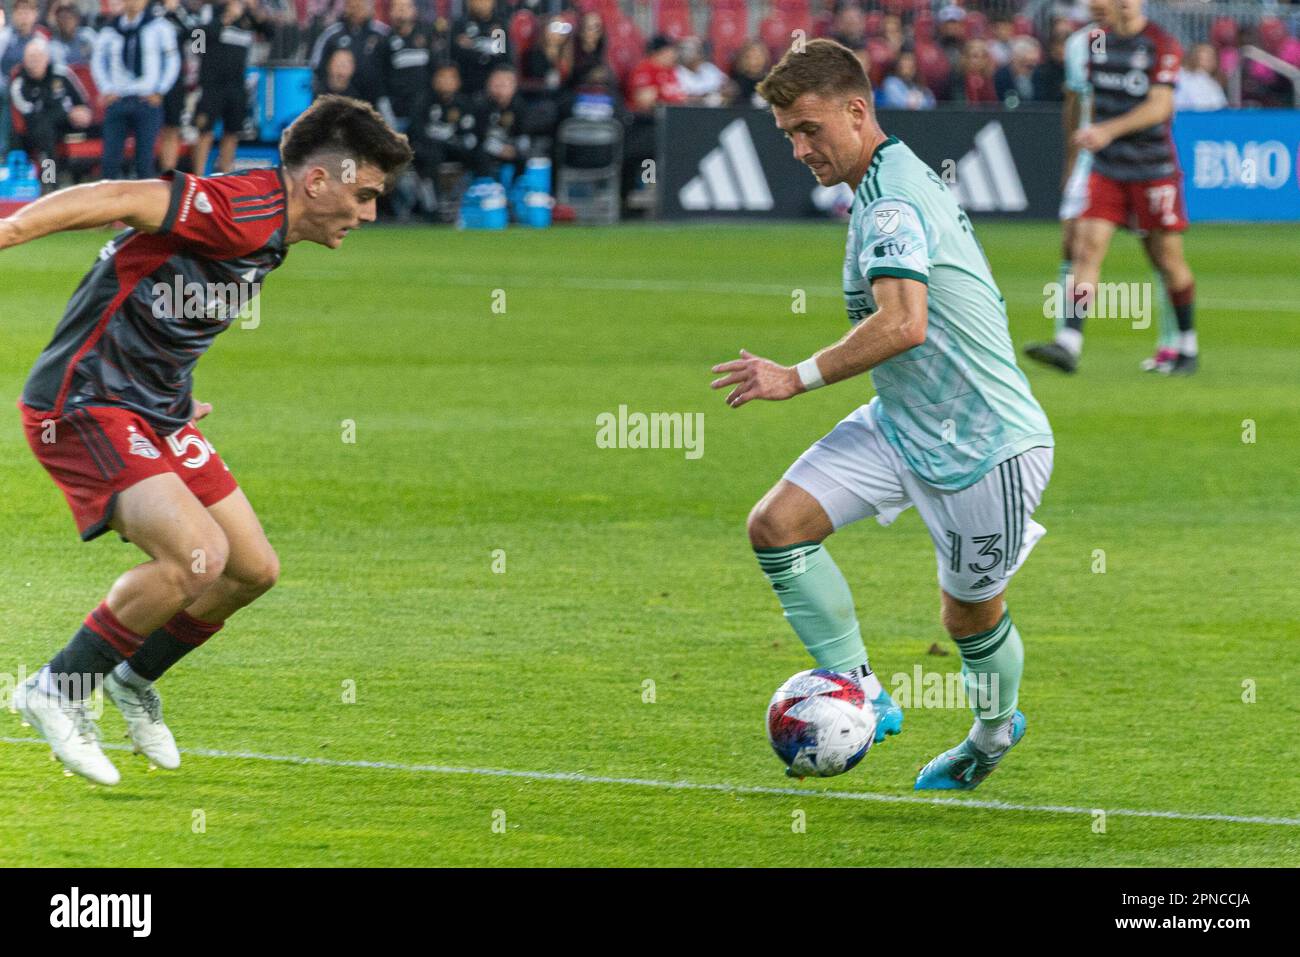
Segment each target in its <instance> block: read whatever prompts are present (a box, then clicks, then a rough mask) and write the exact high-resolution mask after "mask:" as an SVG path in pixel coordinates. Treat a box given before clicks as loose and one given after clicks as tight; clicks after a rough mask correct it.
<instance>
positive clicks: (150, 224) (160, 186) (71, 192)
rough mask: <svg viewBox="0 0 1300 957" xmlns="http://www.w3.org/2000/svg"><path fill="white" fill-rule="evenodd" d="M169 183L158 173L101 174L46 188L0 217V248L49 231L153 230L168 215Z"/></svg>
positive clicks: (39, 236) (21, 242)
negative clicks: (118, 226)
mask: <svg viewBox="0 0 1300 957" xmlns="http://www.w3.org/2000/svg"><path fill="white" fill-rule="evenodd" d="M171 189H172V188H171V185H170V184H169V183H166V182H164V181H163V180H160V179H150V180H137V181H131V180H104V181H103V182H99V183H88V184H86V185H84V186H73V187H71V188H69V189H62V190H59V191H58V192H55V193H50V194H49V195H48V196H44V197H42V198H41V199H38V200H36V202H34V203H31V204H30V205H28V206H24V207H23V208H22V209H20V210H19V211H18V212H16V213H14V215H12V216H10V217H9V218H7V219H0V249H8V248H9V247H10V246H19V245H21V244H23V243H28V242H31V241H32V240H33V239H40V238H41V237H42V236H48V235H50V234H51V233H60V232H65V231H67V230H73V229H95V228H102V227H105V226H111V225H113V224H114V223H119V222H120V223H126V224H127V225H128V226H132V227H134V228H135V229H139V230H142V231H144V232H150V233H151V232H156V231H157V230H158V229H159V228H161V226H162V224H163V220H164V219H166V218H167V208H168V206H169V204H170V203H171Z"/></svg>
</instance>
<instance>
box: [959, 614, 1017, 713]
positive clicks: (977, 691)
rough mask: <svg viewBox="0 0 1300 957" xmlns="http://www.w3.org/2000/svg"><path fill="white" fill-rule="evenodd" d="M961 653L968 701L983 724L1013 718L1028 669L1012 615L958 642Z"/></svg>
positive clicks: (962, 671) (1003, 617) (1006, 615)
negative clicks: (1023, 675) (1022, 676)
mask: <svg viewBox="0 0 1300 957" xmlns="http://www.w3.org/2000/svg"><path fill="white" fill-rule="evenodd" d="M954 640H955V641H956V642H957V651H958V652H959V653H960V654H961V673H962V675H963V676H965V679H966V695H967V700H968V701H969V702H970V703H971V710H972V711H974V712H975V717H977V718H979V719H980V720H981V721H985V722H989V723H996V722H1000V721H1003V720H1005V719H1007V718H1009V717H1010V716H1011V715H1012V713H1013V712H1014V711H1015V710H1016V701H1017V700H1018V698H1019V696H1020V675H1021V672H1023V671H1024V668H1025V647H1024V645H1023V644H1021V642H1020V632H1019V631H1017V630H1016V626H1015V625H1013V624H1012V623H1011V612H1009V611H1008V612H1007V613H1006V614H1004V615H1003V616H1002V620H1001V621H999V622H998V623H997V624H996V625H994V626H993V627H992V628H990V629H989V630H988V631H981V632H980V633H979V634H978V635H970V636H969V637H967V638H957V639H954Z"/></svg>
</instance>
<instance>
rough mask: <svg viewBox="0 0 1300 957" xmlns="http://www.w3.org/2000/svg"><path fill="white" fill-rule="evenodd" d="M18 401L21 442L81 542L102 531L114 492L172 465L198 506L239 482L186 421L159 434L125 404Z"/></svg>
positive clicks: (217, 498) (213, 501) (109, 515)
mask: <svg viewBox="0 0 1300 957" xmlns="http://www.w3.org/2000/svg"><path fill="white" fill-rule="evenodd" d="M18 407H19V408H20V409H22V413H23V430H24V431H25V432H26V433H27V444H28V445H30V446H31V447H32V452H33V453H34V454H35V455H36V458H37V460H38V461H39V462H40V463H41V465H43V466H45V471H47V472H49V473H50V477H51V478H52V479H54V484H55V485H57V486H58V487H59V488H60V489H62V491H63V496H64V498H66V499H67V500H68V507H69V508H71V509H72V517H73V518H74V519H76V522H77V531H79V532H80V533H81V538H82V540H83V541H90V540H91V539H92V538H95V537H96V536H98V535H102V534H103V533H104V532H105V531H107V530H108V523H109V520H110V519H111V518H112V517H113V507H114V505H115V504H116V502H117V496H118V494H119V493H121V492H122V491H124V490H125V489H128V488H130V487H131V486H132V485H134V484H136V483H137V482H140V481H142V480H144V479H147V478H150V477H152V476H154V475H161V474H163V473H164V472H175V473H176V474H177V475H179V476H180V477H181V481H183V482H184V483H185V484H186V486H188V487H189V490H190V491H191V492H193V493H194V497H195V498H197V499H198V500H199V501H200V502H202V503H203V505H204V506H208V505H215V504H216V503H217V502H220V501H221V500H222V499H223V498H225V497H226V496H227V495H229V494H230V493H231V492H233V491H234V490H235V489H237V488H238V487H239V485H238V483H236V482H235V478H234V476H233V475H231V474H230V470H229V469H228V468H226V463H224V462H222V461H221V456H219V455H217V450H216V449H214V448H213V447H212V443H210V442H209V441H208V440H207V439H205V438H204V437H203V433H202V432H200V431H199V430H198V429H197V428H195V427H194V423H193V422H190V423H188V424H187V425H186V426H185V427H184V428H183V429H181V430H180V431H178V432H174V433H173V434H171V435H169V436H167V437H166V438H165V439H163V438H159V436H158V433H156V432H155V431H154V430H153V429H152V428H151V427H150V425H149V423H147V422H146V421H145V420H144V419H142V418H140V416H138V415H136V414H135V413H134V412H132V411H131V410H130V409H119V408H113V407H110V406H95V407H92V408H84V409H73V410H71V411H69V412H66V413H65V414H64V415H63V416H62V417H61V418H52V413H51V412H42V411H41V410H40V409H33V408H29V407H28V406H25V405H23V404H22V403H21V402H20V403H18Z"/></svg>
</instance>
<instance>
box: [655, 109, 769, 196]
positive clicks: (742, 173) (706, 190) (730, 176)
mask: <svg viewBox="0 0 1300 957" xmlns="http://www.w3.org/2000/svg"><path fill="white" fill-rule="evenodd" d="M718 142H719V143H720V145H719V146H718V147H716V148H715V149H712V150H710V151H709V152H708V153H707V154H706V155H705V157H704V159H702V160H700V174H699V175H698V176H696V177H695V178H694V179H692V180H691V181H690V182H689V183H687V184H686V185H685V186H683V187H682V188H681V189H680V190H679V191H678V193H677V198H678V200H679V201H680V202H681V204H682V208H683V209H689V210H695V211H706V210H716V211H721V212H735V211H737V210H741V209H747V210H754V211H763V210H768V209H771V208H772V207H773V206H774V205H775V202H774V200H773V199H772V191H771V190H770V189H769V188H768V185H767V177H766V176H764V175H763V164H762V163H761V162H759V159H758V151H757V150H756V149H754V140H753V138H752V137H751V136H750V135H749V126H748V125H747V124H746V123H745V121H744V120H740V119H738V120H732V121H731V122H730V123H728V124H727V125H726V126H725V127H723V129H722V132H721V133H719V134H718Z"/></svg>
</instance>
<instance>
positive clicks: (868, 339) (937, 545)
mask: <svg viewBox="0 0 1300 957" xmlns="http://www.w3.org/2000/svg"><path fill="white" fill-rule="evenodd" d="M759 92H760V93H761V94H762V95H763V98H764V99H766V100H767V101H768V102H769V103H771V104H772V112H773V115H774V116H775V118H776V123H777V126H778V127H779V128H780V129H781V130H782V132H784V133H785V135H786V137H787V138H788V139H789V140H791V142H792V143H793V148H794V157H795V159H797V160H799V161H800V162H802V163H804V164H805V165H807V166H808V167H809V168H810V169H811V170H812V171H813V174H814V175H815V176H816V178H817V182H818V183H820V184H821V185H822V186H825V187H830V186H835V185H837V184H839V183H847V184H848V185H849V186H850V187H852V188H853V190H854V193H855V197H854V203H853V211H852V216H851V218H850V220H849V233H848V243H847V250H846V254H845V257H844V272H843V277H842V278H843V283H844V285H843V289H844V294H845V304H846V307H847V309H848V314H849V322H850V324H851V325H852V326H853V328H852V329H851V331H850V332H849V333H848V334H847V335H846V336H844V338H842V339H841V340H840V341H839V342H838V343H836V344H835V345H833V346H829V347H827V348H825V349H822V350H820V351H819V352H817V353H816V354H815V355H813V356H812V357H811V358H808V359H805V360H804V361H803V362H800V363H799V364H798V365H795V366H782V365H778V364H777V363H775V362H772V361H770V360H767V359H763V358H760V357H758V356H754V355H751V354H750V353H748V352H746V351H744V350H741V358H740V359H739V360H735V361H732V362H724V363H722V364H720V365H717V366H714V368H713V371H714V372H723V373H726V375H725V376H724V377H723V378H720V379H717V380H715V381H714V382H713V383H712V386H713V388H715V389H720V388H725V387H727V386H732V387H734V388H733V389H732V391H731V393H730V394H729V395H728V396H727V404H728V405H730V406H731V407H732V408H736V407H739V406H741V405H744V404H745V403H747V402H749V401H751V400H754V399H768V400H781V399H788V398H791V397H793V396H796V395H799V394H801V393H803V392H808V391H811V390H812V389H816V388H820V387H821V386H824V385H829V384H832V383H836V382H841V381H843V380H846V379H849V378H852V377H853V376H857V375H860V374H861V373H863V372H867V371H870V372H871V381H872V384H873V385H874V386H875V389H876V393H877V395H876V397H875V398H874V399H872V400H871V402H870V403H869V404H868V405H864V406H861V407H860V408H857V409H855V410H854V411H853V412H852V413H850V414H849V415H848V417H847V418H845V419H844V420H843V421H842V422H840V423H839V425H837V426H836V427H835V428H834V429H833V430H832V431H831V432H830V434H829V435H827V436H825V437H824V438H823V439H821V440H820V441H818V442H816V443H814V444H813V446H812V447H811V448H809V449H808V450H807V451H806V452H804V454H803V455H802V456H800V457H799V459H798V461H796V462H795V463H794V465H792V466H791V467H790V468H789V469H788V470H787V471H786V473H785V475H784V476H783V477H782V479H781V480H780V481H779V482H777V484H776V485H775V486H773V488H772V489H771V491H769V492H768V493H767V494H766V495H765V496H763V498H762V499H761V500H760V501H759V502H758V504H757V505H755V506H754V509H753V511H752V512H750V515H749V529H748V530H749V538H750V543H751V545H752V546H753V548H754V552H755V555H756V557H757V559H758V563H759V567H760V568H761V569H762V570H763V572H764V574H765V575H766V576H767V579H768V581H769V582H770V584H771V585H772V588H773V590H774V591H775V592H776V595H777V599H778V600H779V601H780V603H781V607H782V609H783V610H784V612H785V617H786V619H787V620H788V621H789V622H790V625H791V626H792V627H793V628H794V630H795V632H796V633H797V634H798V635H799V638H800V640H802V641H803V643H804V645H805V647H807V649H808V652H809V653H810V654H811V655H812V656H813V658H814V660H815V661H816V662H817V665H818V667H820V668H827V669H829V670H831V671H837V672H841V673H845V674H851V675H854V676H855V677H856V678H857V680H858V682H859V683H860V684H861V686H862V690H863V693H864V694H865V695H866V698H867V700H868V701H870V702H871V704H872V707H873V709H874V710H875V712H876V719H877V721H876V725H877V730H876V740H877V741H879V740H882V739H883V738H884V737H885V735H887V734H893V733H897V732H898V731H899V730H901V728H902V722H903V713H902V710H901V709H900V708H899V707H898V705H897V704H895V702H894V700H893V699H892V697H891V696H890V694H889V692H888V691H886V690H885V689H884V688H883V687H882V686H881V683H880V680H879V679H878V678H877V677H876V676H875V674H874V673H873V672H872V669H871V665H870V662H869V660H868V658H867V650H866V647H865V645H864V643H863V640H862V631H861V627H860V625H859V622H858V617H857V612H856V611H855V609H854V606H853V595H852V593H851V592H850V591H849V586H848V583H847V582H846V581H845V579H844V575H843V574H842V573H841V572H840V570H839V568H838V567H837V566H836V564H835V562H834V560H832V558H831V557H830V555H829V554H828V553H827V552H826V550H825V548H823V547H822V542H823V541H824V540H825V539H826V538H827V537H829V536H830V535H831V534H832V533H833V532H835V531H836V530H838V529H840V528H843V527H844V526H846V525H849V524H851V523H853V522H856V521H859V520H861V519H864V518H870V517H875V518H876V520H877V521H878V522H879V523H880V524H882V525H888V524H890V523H891V522H893V521H894V519H895V518H897V517H898V515H900V514H901V513H902V512H904V511H905V510H906V509H908V508H909V507H912V506H915V507H916V509H917V511H918V512H919V513H920V515H921V518H922V520H923V521H924V522H925V525H926V527H927V528H928V529H929V531H930V538H931V541H932V543H933V545H934V550H935V558H936V560H937V563H938V569H939V586H940V601H941V608H942V613H941V617H942V621H943V626H944V628H945V629H946V630H947V631H948V633H949V634H950V635H951V636H952V638H953V640H954V641H955V642H956V644H957V650H958V652H959V653H960V654H961V660H962V673H963V674H964V675H965V676H966V680H967V687H968V689H971V690H975V689H983V693H981V694H980V695H972V710H973V711H974V713H975V720H974V723H973V725H972V726H971V729H970V732H969V734H968V735H967V737H966V738H965V739H964V740H963V741H962V742H961V743H960V744H958V745H957V746H956V747H953V748H950V749H949V750H947V751H945V752H943V753H942V754H940V755H938V756H937V757H935V758H934V759H932V760H931V761H930V762H929V763H928V764H927V765H926V766H925V767H924V768H922V770H921V772H920V774H918V775H917V778H916V781H915V784H914V787H915V788H916V789H917V790H970V789H972V788H975V787H977V786H978V785H979V784H980V782H981V781H983V780H984V778H986V777H987V776H988V775H989V774H990V773H991V772H992V771H993V769H994V768H995V767H997V765H998V763H999V762H1000V761H1001V760H1002V758H1003V757H1004V756H1005V755H1006V753H1007V752H1008V751H1009V750H1010V749H1011V748H1012V747H1014V746H1015V744H1016V743H1017V742H1018V741H1019V740H1020V739H1021V737H1022V736H1023V735H1024V733H1025V716H1024V714H1023V713H1021V712H1020V711H1019V710H1018V708H1017V701H1018V695H1019V687H1020V676H1021V672H1022V670H1023V666H1024V648H1023V645H1022V644H1021V640H1020V632H1019V631H1018V630H1017V629H1016V626H1015V625H1014V624H1013V623H1012V621H1011V614H1010V612H1009V611H1008V610H1007V607H1006V603H1005V601H1004V600H1003V595H1004V592H1005V590H1006V587H1007V584H1008V583H1009V581H1010V580H1011V577H1012V576H1013V575H1014V574H1015V573H1016V572H1017V571H1018V570H1019V568H1020V566H1021V565H1022V564H1023V563H1024V561H1025V559H1026V558H1027V557H1028V556H1029V553H1030V551H1031V550H1032V549H1033V547H1034V545H1035V544H1036V543H1037V542H1038V540H1039V538H1041V537H1042V535H1043V533H1044V529H1043V527H1042V526H1041V525H1039V524H1038V523H1036V522H1034V521H1033V519H1032V513H1033V511H1034V509H1035V508H1037V506H1038V503H1039V501H1040V500H1041V498H1042V495H1043V491H1044V489H1046V487H1047V482H1048V479H1049V477H1050V476H1051V473H1052V456H1053V451H1052V446H1053V441H1054V440H1053V437H1052V430H1051V427H1050V426H1049V425H1048V422H1047V416H1046V415H1045V414H1044V413H1043V410H1042V408H1041V407H1040V406H1039V404H1038V402H1037V400H1035V398H1034V396H1033V393H1032V392H1031V391H1030V389H1029V383H1028V381H1026V379H1025V376H1024V373H1022V372H1021V371H1020V369H1019V368H1018V367H1017V366H1016V359H1015V351H1014V349H1013V348H1012V345H1011V336H1010V333H1009V331H1008V328H1007V326H1008V320H1007V311H1006V303H1005V301H1004V300H1003V298H1002V294H1001V292H1000V291H999V290H998V285H997V282H996V281H995V280H994V278H993V276H992V274H991V273H990V271H989V265H988V260H987V259H986V258H985V257H984V252H983V250H982V249H981V247H980V245H979V242H978V241H977V240H976V238H975V233H974V230H973V229H972V227H971V224H970V220H969V219H968V218H967V216H966V214H965V212H963V210H962V208H961V207H960V206H959V205H958V204H957V201H956V200H955V199H954V198H953V195H952V194H951V193H950V192H949V191H948V189H947V187H946V186H944V184H943V181H942V180H941V179H940V178H939V177H938V175H936V174H935V173H934V171H933V170H931V169H930V168H929V167H928V166H926V165H925V164H924V163H922V162H921V160H919V159H918V158H917V156H916V154H915V153H913V152H912V151H911V150H910V149H909V148H908V147H907V145H906V144H905V143H902V142H900V141H899V140H898V139H897V138H896V137H893V136H886V135H885V133H884V132H883V131H882V130H881V129H880V126H879V124H878V123H877V121H876V115H875V111H874V110H873V108H872V106H871V103H872V94H871V83H870V81H869V80H868V79H867V75H866V73H865V72H864V71H863V68H862V64H861V63H860V62H859V60H858V59H857V57H856V56H855V55H854V54H853V53H852V52H851V51H850V50H848V49H847V48H845V47H843V46H841V45H839V44H838V43H835V42H834V41H831V40H812V41H810V42H809V43H808V45H807V47H806V48H805V49H804V51H803V52H799V53H796V52H793V51H791V52H789V53H787V54H786V55H785V56H784V57H783V58H782V59H781V62H780V63H778V64H777V65H776V67H775V68H773V70H772V72H771V74H769V75H768V77H767V79H765V80H764V81H763V83H762V84H760V86H759ZM916 353H920V355H921V358H920V359H917V358H916V357H915V355H916Z"/></svg>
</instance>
